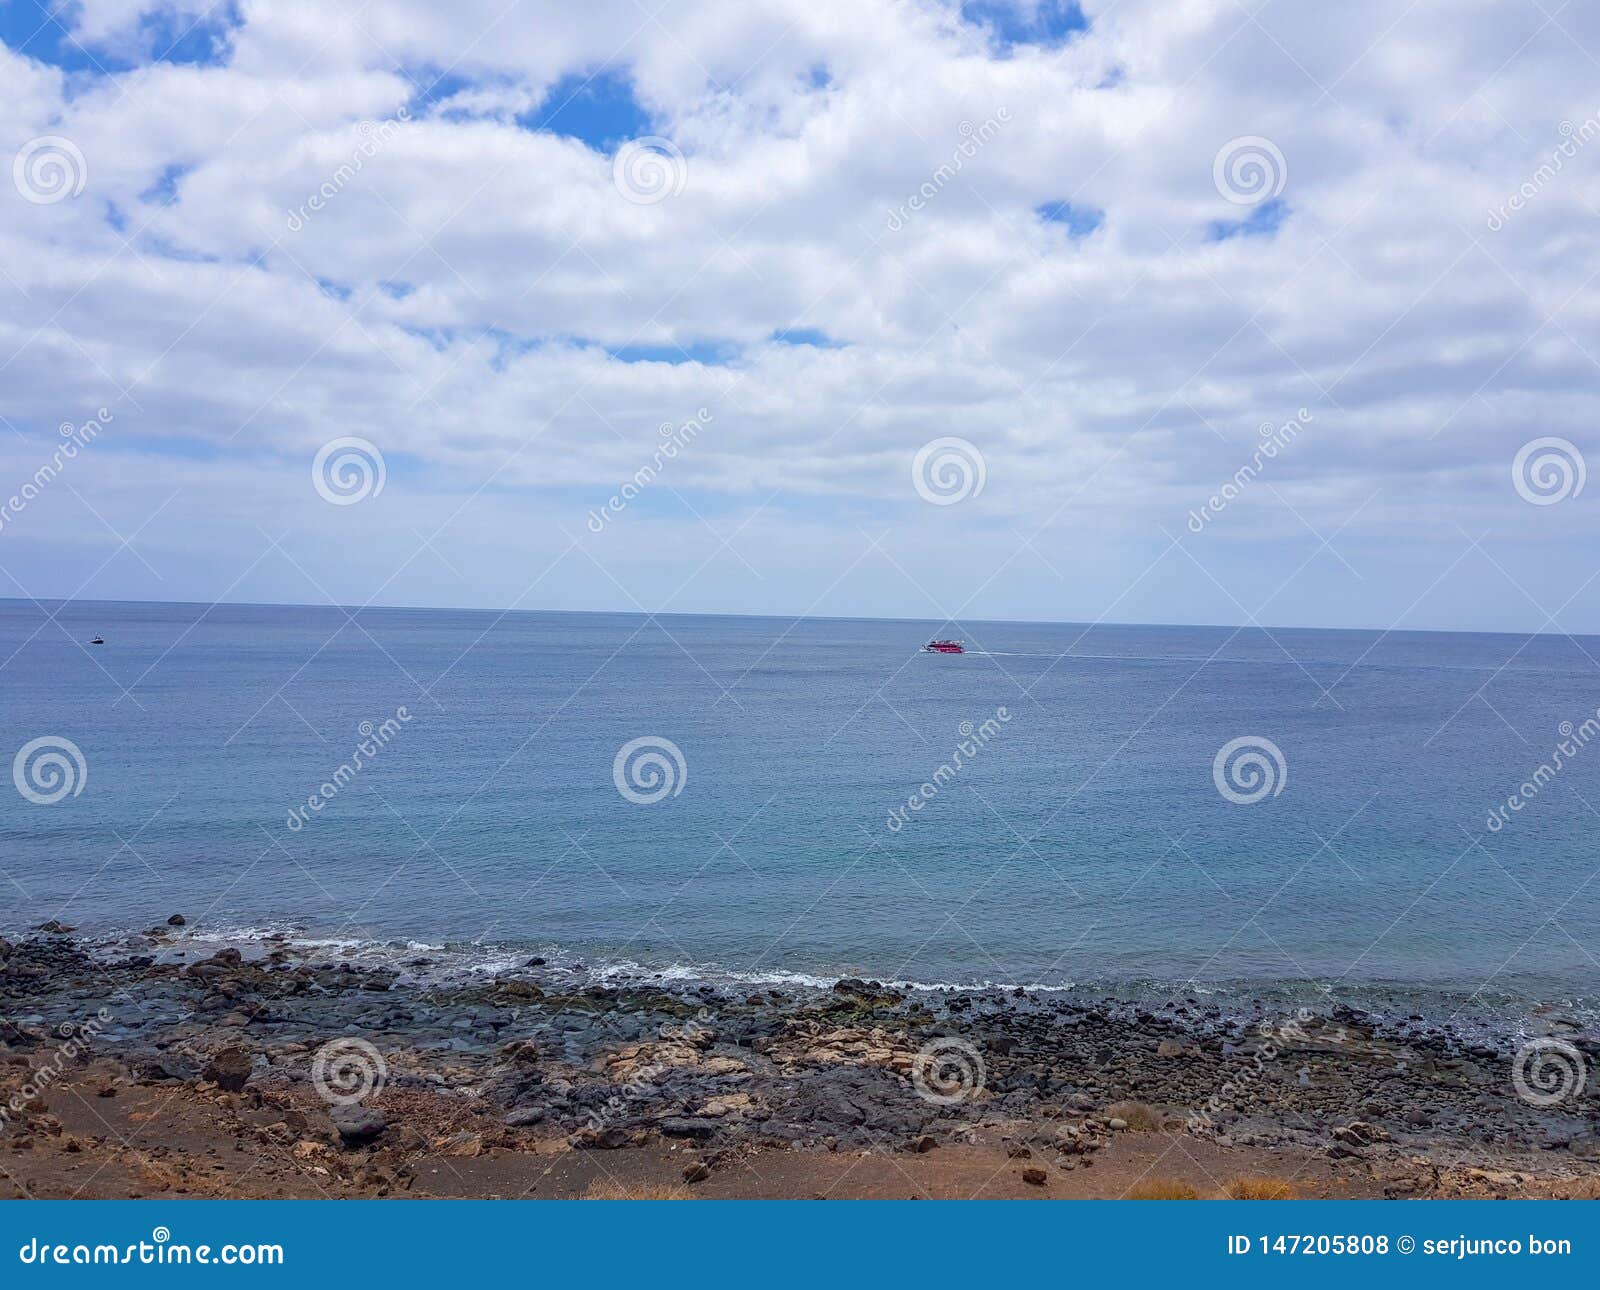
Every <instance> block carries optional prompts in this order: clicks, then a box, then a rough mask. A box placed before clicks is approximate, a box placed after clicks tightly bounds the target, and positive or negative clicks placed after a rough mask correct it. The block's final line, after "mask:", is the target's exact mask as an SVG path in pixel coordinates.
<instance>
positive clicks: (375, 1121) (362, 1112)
mask: <svg viewBox="0 0 1600 1290" xmlns="http://www.w3.org/2000/svg"><path fill="white" fill-rule="evenodd" d="M328 1118H329V1119H330V1120H332V1121H333V1127H334V1128H335V1129H336V1130H338V1133H339V1137H340V1138H341V1139H343V1140H344V1141H345V1142H346V1143H347V1144H349V1145H351V1146H355V1145H358V1144H360V1143H364V1142H371V1141H372V1140H373V1139H374V1138H376V1137H377V1136H378V1135H379V1134H380V1133H382V1132H383V1131H384V1130H385V1129H386V1128H388V1127H389V1121H388V1120H386V1119H385V1118H384V1115H383V1112H382V1111H379V1110H377V1109H376V1108H374V1107H370V1106H361V1105H359V1104H355V1105H340V1106H336V1107H334V1108H333V1110H331V1111H330V1112H329V1113H328Z"/></svg>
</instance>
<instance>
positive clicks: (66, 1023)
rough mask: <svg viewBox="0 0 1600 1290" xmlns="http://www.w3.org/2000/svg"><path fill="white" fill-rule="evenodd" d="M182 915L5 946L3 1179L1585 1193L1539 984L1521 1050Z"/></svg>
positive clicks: (1462, 1040)
mask: <svg viewBox="0 0 1600 1290" xmlns="http://www.w3.org/2000/svg"><path fill="white" fill-rule="evenodd" d="M186 935H187V933H186V932H185V931H184V929H183V927H182V920H181V919H180V918H177V917H176V916H175V919H174V923H173V925H171V926H165V927H161V928H154V929H151V931H150V932H149V933H148V934H147V935H145V936H142V937H136V938H130V939H126V940H124V941H122V942H120V943H119V944H118V945H116V946H114V947H108V946H105V945H100V944H95V943H91V942H86V941H82V940H79V939H75V938H74V936H73V935H72V934H71V931H70V929H64V928H62V927H60V925H59V924H54V925H52V924H47V925H46V926H45V927H44V928H41V929H38V930H36V931H34V932H31V933H30V934H29V935H28V936H26V937H25V938H20V939H18V940H17V941H16V942H15V943H12V942H7V941H3V940H0V1117H3V1118H0V1179H4V1180H6V1185H9V1186H11V1187H13V1188H15V1191H14V1193H13V1194H25V1195H73V1194H150V1193H151V1192H152V1191H169V1192H178V1193H180V1194H196V1195H257V1194H265V1195H272V1194H334V1195H405V1194H410V1195H432V1194H478V1193H480V1192H481V1194H493V1195H507V1194H509V1195H522V1194H533V1195H548V1194H583V1189H584V1188H590V1189H592V1188H593V1187H594V1186H596V1185H597V1184H599V1183H602V1182H607V1181H609V1183H610V1184H611V1185H613V1186H615V1187H618V1188H621V1190H622V1192H624V1193H627V1192H628V1191H629V1188H630V1187H634V1188H636V1189H640V1188H642V1189H644V1190H647V1191H648V1190H649V1189H651V1188H661V1187H670V1188H672V1189H675V1191H687V1192H688V1193H689V1194H723V1195H726V1194H733V1195H789V1194H800V1195H810V1194H823V1195H861V1194H928V1195H940V1194H958V1195H966V1194H986V1195H1000V1194H1032V1193H1039V1194H1052V1195H1113V1196H1115V1195H1126V1194H1139V1188H1141V1187H1145V1188H1148V1187H1149V1186H1150V1185H1151V1184H1152V1183H1153V1182H1160V1181H1162V1180H1166V1183H1167V1184H1170V1185H1173V1186H1179V1185H1182V1186H1188V1187H1192V1189H1193V1190H1194V1191H1195V1193H1196V1194H1218V1193H1219V1192H1225V1191H1226V1190H1227V1188H1228V1187H1229V1186H1230V1185H1232V1184H1231V1183H1230V1177H1232V1176H1235V1175H1238V1174H1240V1173H1242V1172H1245V1171H1249V1172H1251V1173H1252V1174H1254V1175H1259V1174H1263V1173H1266V1174H1270V1176H1271V1177H1273V1178H1275V1179H1279V1180H1281V1181H1283V1183H1284V1185H1285V1186H1287V1187H1289V1188H1290V1189H1291V1190H1292V1191H1293V1192H1295V1193H1298V1194H1306V1195H1393V1196H1418V1195H1589V1194H1591V1193H1592V1191H1593V1189H1594V1186H1595V1181H1596V1179H1597V1178H1600V1131H1597V1130H1600V1099H1597V1098H1596V1097H1595V1096H1594V1093H1593V1092H1592V1091H1591V1082H1590V1081H1589V1080H1588V1078H1587V1077H1588V1066H1589V1065H1590V1064H1592V1062H1593V1059H1594V1058H1596V1057H1600V1035H1596V1034H1593V1033H1591V1032H1588V1031H1586V1030H1584V1029H1583V1028H1582V1027H1581V1026H1580V1025H1579V1024H1578V1023H1577V1022H1575V1021H1573V1020H1571V1019H1570V1018H1565V1017H1562V1016H1561V1015H1560V1014H1558V1013H1554V1012H1552V1013H1549V1014H1547V1015H1546V1017H1545V1018H1544V1020H1545V1024H1546V1028H1547V1029H1548V1031H1549V1034H1548V1036H1545V1037H1542V1038H1540V1039H1539V1040H1537V1041H1535V1044H1534V1045H1533V1047H1532V1050H1531V1051H1530V1048H1529V1046H1528V1045H1527V1044H1526V1043H1523V1044H1518V1043H1516V1042H1514V1040H1513V1037H1509V1036H1508V1037H1506V1038H1505V1040H1504V1041H1503V1042H1500V1043H1495V1042H1490V1041H1488V1040H1485V1039H1484V1038H1482V1037H1478V1036H1470V1037H1469V1036H1466V1035H1463V1034H1461V1033H1458V1032H1456V1031H1454V1030H1452V1029H1451V1028H1449V1027H1448V1026H1441V1027H1429V1026H1427V1025H1425V1024H1424V1023H1422V1022H1421V1021H1420V1019H1414V1020H1412V1021H1409V1022H1406V1023H1404V1024H1403V1025H1397V1026H1390V1025H1386V1024H1385V1023H1383V1022H1381V1021H1380V1020H1379V1019H1377V1018H1375V1017H1373V1016H1371V1015H1369V1014H1366V1013H1363V1012H1360V1011H1359V1010H1357V1009H1354V1008H1351V1007H1348V1006H1333V1007H1331V1008H1329V1009H1327V1010H1326V1011H1323V1012H1313V1011H1310V1010H1307V1009H1299V1010H1296V1011H1294V1012H1293V1013H1290V1014H1273V1013H1270V1012H1263V1013H1262V1014H1260V1015H1258V1016H1253V1017H1240V1016H1236V1015H1225V1014H1224V1013H1223V1011H1222V1010H1221V1009H1220V1008H1218V1007H1217V1006H1215V1005H1210V1004H1207V1003H1205V1002H1203V1001H1201V1000H1197V999H1187V1000H1177V1001H1175V1002H1174V1003H1173V1005H1172V1006H1171V1007H1170V1008H1168V1009H1164V1010H1161V1011H1160V1012H1155V1011H1147V1010H1141V1009H1139V1008H1136V1007H1132V1006H1129V1005H1127V1004H1121V1003H1115V1002H1109V1001H1108V1002H1105V1003H1093V1004H1091V1003H1085V1002H1082V1001H1067V1000H1064V999H1062V998H1060V997H1058V996H1049V995H1030V994H1025V993H1023V992H1021V991H1015V992H1011V993H1004V992H999V991H940V992H913V993H907V992H904V991H900V990H896V989H893V988H890V987H886V986H883V985H880V984H878V983H875V982H869V981H860V980H844V981H840V982H838V983H837V984H836V985H835V986H833V987H832V988H831V989H814V990H793V989H785V990H775V989H761V990H753V991H752V990H749V989H744V990H733V989H729V988H726V987H723V986H714V985H707V984H698V983H689V982H652V981H648V980H642V981H639V982H636V983H629V984H626V985H611V986H607V985H596V984H592V983H590V984H574V981H573V974H572V973H571V972H570V971H566V970H564V969H561V968H557V967H552V966H551V965H549V964H546V963H544V962H543V960H541V959H537V958H535V959H530V960H529V961H528V962H527V963H526V964H525V965H523V966H521V967H518V968H516V969H514V970H510V971H506V972H502V973H499V974H497V975H494V976H492V977H491V976H485V977H480V978H475V979H462V980H448V979H447V980H441V981H433V982H428V981H426V980H418V979H413V977H412V975H410V974H406V973H404V972H403V971H402V970H401V969H399V968H396V967H390V966H375V965H371V964H361V963H353V962H349V961H342V960H340V959H339V958H336V957H330V956H329V954H328V951H327V950H326V949H325V948H319V947H317V946H315V945H301V944H296V943H294V942H292V941H290V940H289V939H287V938H272V939H268V940H266V941H264V942H261V943H260V944H259V945H257V946H254V947H244V948H240V947H233V946H225V947H223V948H220V949H216V950H214V951H213V950H211V949H209V948H206V949H203V950H202V949H196V948H195V947H194V944H193V942H190V941H187V940H185V937H186ZM180 946H181V947H182V948H181V949H180V948H179V947H180ZM417 965H418V966H419V967H420V966H425V961H424V960H418V961H417ZM1519 1050H1520V1051H1519ZM1569 1068H1571V1069H1569ZM179 1125H182V1126H185V1127H184V1128H183V1129H182V1131H180V1130H179V1128H178V1127H177V1126H179ZM164 1129H165V1130H170V1132H168V1133H167V1135H166V1136H162V1133H163V1130H164ZM186 1133H187V1134H189V1135H190V1136H189V1137H187V1138H186V1137H185V1136H184V1134H186ZM177 1143H187V1144H188V1145H187V1146H178V1145H174V1144H177ZM174 1153H176V1155H174ZM991 1165H992V1166H993V1169H992V1171H991V1169H990V1166H991ZM758 1166H759V1167H758ZM1174 1175H1181V1177H1178V1178H1176V1179H1174ZM86 1178H88V1179H93V1181H92V1182H88V1183H86V1182H84V1181H83V1180H84V1179H86ZM563 1179H565V1180H566V1181H565V1182H562V1180H563ZM630 1179H632V1180H633V1181H632V1182H629V1180H630ZM872 1180H879V1181H872ZM969 1184H970V1188H969Z"/></svg>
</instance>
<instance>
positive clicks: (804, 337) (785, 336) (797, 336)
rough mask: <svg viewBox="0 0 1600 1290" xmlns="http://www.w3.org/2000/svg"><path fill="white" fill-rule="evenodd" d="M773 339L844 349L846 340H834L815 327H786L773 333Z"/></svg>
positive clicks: (784, 343) (794, 343)
mask: <svg viewBox="0 0 1600 1290" xmlns="http://www.w3.org/2000/svg"><path fill="white" fill-rule="evenodd" d="M772 339H773V340H774V341H776V342H777V343H778V344H780V345H810V346H811V347H812V348H814V349H843V348H844V342H843V341H841V340H834V339H833V338H832V337H831V336H829V335H828V334H827V332H824V331H818V330H817V329H816V328H815V327H785V328H783V329H782V330H781V331H775V332H773V333H772Z"/></svg>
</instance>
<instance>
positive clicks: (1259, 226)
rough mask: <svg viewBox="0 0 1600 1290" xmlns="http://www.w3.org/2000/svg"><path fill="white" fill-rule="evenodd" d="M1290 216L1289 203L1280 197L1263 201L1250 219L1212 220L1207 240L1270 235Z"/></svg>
mask: <svg viewBox="0 0 1600 1290" xmlns="http://www.w3.org/2000/svg"><path fill="white" fill-rule="evenodd" d="M1288 217H1289V207H1288V205H1287V204H1286V203H1285V202H1284V201H1283V200H1282V199H1281V198H1278V197H1274V198H1273V199H1272V200H1271V201H1270V202H1263V203H1262V204H1261V205H1260V206H1257V207H1256V208H1255V210H1253V211H1251V212H1250V217H1249V218H1248V219H1236V220H1227V219H1219V220H1212V221H1211V223H1210V224H1209V225H1208V226H1207V228H1206V241H1208V242H1226V241H1228V240H1229V239H1230V238H1235V237H1270V236H1272V234H1274V233H1276V232H1277V231H1278V226H1279V225H1281V224H1282V223H1283V221H1284V220H1285V219H1287V218H1288Z"/></svg>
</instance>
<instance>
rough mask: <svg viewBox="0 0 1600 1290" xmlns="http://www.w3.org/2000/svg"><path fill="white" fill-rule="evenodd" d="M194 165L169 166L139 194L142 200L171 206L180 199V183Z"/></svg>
mask: <svg viewBox="0 0 1600 1290" xmlns="http://www.w3.org/2000/svg"><path fill="white" fill-rule="evenodd" d="M193 169H194V167H193V166H176V165H174V166H167V167H165V168H164V169H163V170H162V171H161V173H160V174H159V175H157V176H156V181H155V183H153V184H151V185H150V187H148V188H146V189H145V190H144V191H143V192H142V193H140V194H139V200H140V201H142V202H155V203H159V204H160V205H162V206H171V205H172V203H173V202H175V201H177V200H178V183H179V181H180V180H182V178H183V177H184V176H185V175H187V174H188V173H189V172H190V171H191V170H193Z"/></svg>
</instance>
